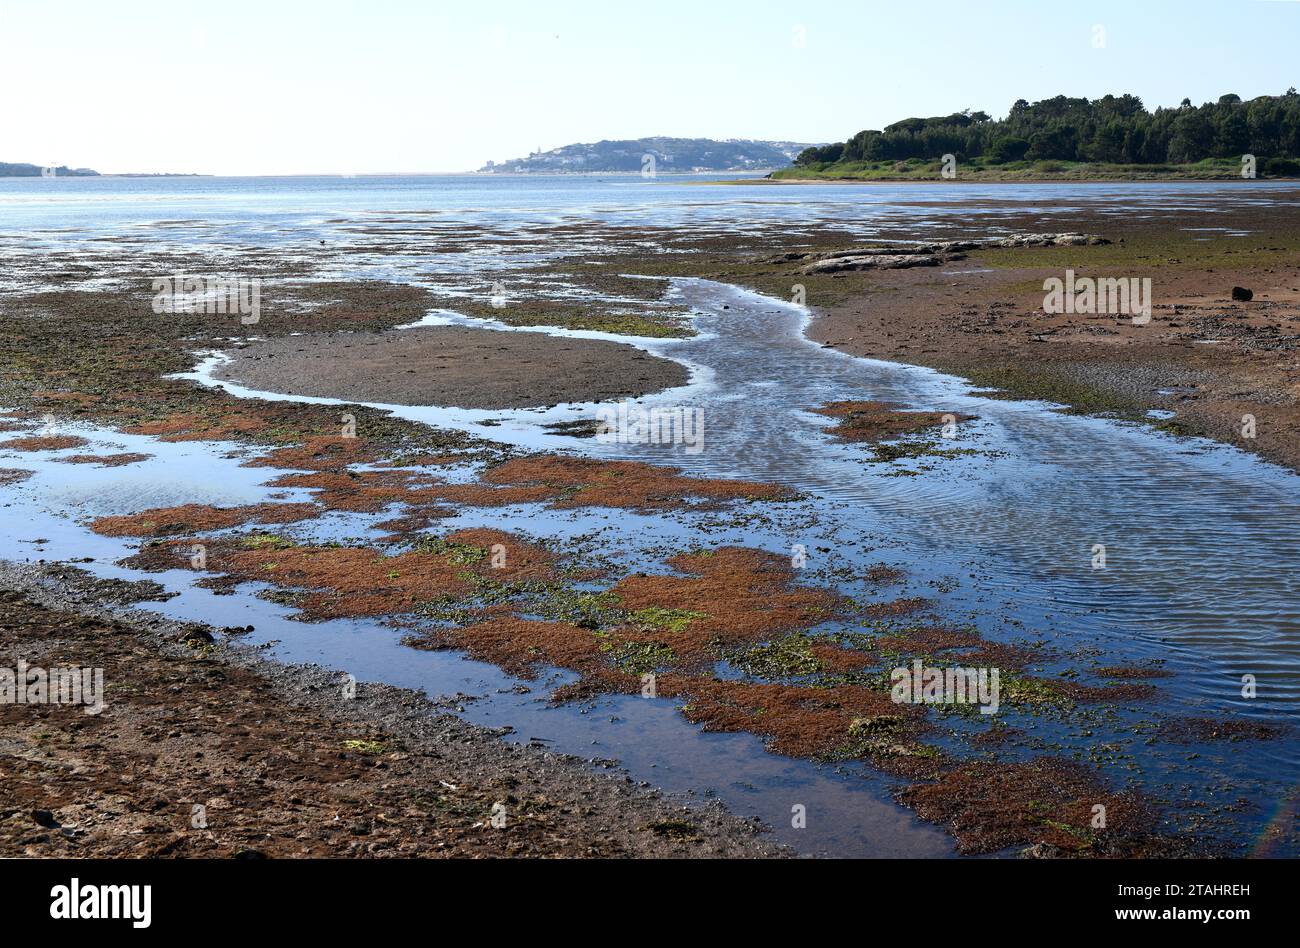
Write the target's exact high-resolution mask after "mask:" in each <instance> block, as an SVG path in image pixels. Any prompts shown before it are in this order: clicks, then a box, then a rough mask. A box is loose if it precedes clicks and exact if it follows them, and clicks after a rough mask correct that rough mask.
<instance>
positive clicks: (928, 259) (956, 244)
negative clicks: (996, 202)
mask: <svg viewBox="0 0 1300 948" xmlns="http://www.w3.org/2000/svg"><path fill="white" fill-rule="evenodd" d="M1108 243H1110V241H1109V240H1107V239H1106V238H1105V237H1098V236H1096V235H1093V234H1012V235H1011V236H1009V237H989V238H986V239H982V240H943V241H937V242H934V243H928V244H908V245H902V244H885V245H881V246H879V247H864V248H861V249H853V250H837V251H830V252H823V253H812V252H799V251H794V252H791V253H784V254H780V255H779V256H776V257H770V258H768V260H767V262H768V263H790V262H793V261H798V260H812V261H814V262H813V263H810V264H808V265H807V266H806V267H803V268H802V269H801V270H800V271H799V272H800V273H809V274H811V273H842V272H844V271H847V270H902V269H906V268H908V267H933V266H938V265H939V264H941V263H947V262H948V261H950V260H960V259H962V256H963V255H964V253H965V252H966V251H968V250H986V249H991V248H1011V247H1093V246H1099V245H1101V244H1108Z"/></svg>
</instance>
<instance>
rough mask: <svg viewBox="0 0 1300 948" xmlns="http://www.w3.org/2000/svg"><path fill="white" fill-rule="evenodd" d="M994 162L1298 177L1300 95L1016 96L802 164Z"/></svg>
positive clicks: (842, 145) (804, 155)
mask: <svg viewBox="0 0 1300 948" xmlns="http://www.w3.org/2000/svg"><path fill="white" fill-rule="evenodd" d="M947 154H951V155H955V156H956V157H957V158H958V159H959V160H963V159H970V158H984V159H986V160H988V161H991V162H1012V161H1021V160H1030V161H1037V160H1056V161H1096V162H1113V163H1121V164H1187V163H1192V162H1197V161H1201V160H1202V159H1205V158H1238V157H1241V156H1242V155H1246V154H1250V155H1254V156H1255V157H1256V159H1257V160H1258V161H1259V163H1260V170H1261V171H1264V170H1267V171H1270V172H1272V173H1279V174H1296V173H1300V162H1298V161H1296V159H1297V158H1300V94H1297V93H1296V90H1295V88H1294V87H1292V88H1290V89H1288V90H1287V91H1286V92H1285V93H1284V94H1283V95H1279V96H1259V97H1258V98H1255V99H1251V100H1250V101H1249V102H1245V101H1242V99H1241V97H1240V96H1237V95H1232V94H1229V95H1224V96H1220V98H1219V100H1218V101H1217V102H1207V103H1205V104H1204V105H1200V106H1194V105H1192V103H1191V102H1190V101H1189V100H1187V99H1184V100H1183V102H1182V104H1181V105H1179V106H1178V107H1177V108H1163V107H1162V108H1157V109H1156V110H1155V111H1154V112H1148V111H1147V109H1146V107H1145V106H1144V105H1143V104H1142V100H1141V99H1140V98H1138V97H1137V96H1135V95H1121V96H1114V95H1108V96H1105V97H1104V98H1100V99H1087V98H1079V99H1076V98H1070V97H1068V96H1063V95H1060V96H1057V97H1056V98H1053V99H1044V100H1042V101H1041V102H1034V103H1032V104H1031V103H1029V102H1026V101H1025V100H1024V99H1020V100H1018V101H1017V102H1016V103H1015V104H1014V105H1012V106H1011V111H1010V113H1008V115H1007V117H1006V118H1004V119H1000V120H995V119H993V118H991V117H990V116H989V115H988V113H986V112H971V111H969V110H967V111H963V112H957V113H954V114H952V115H944V116H937V117H934V118H909V119H904V120H903V121H901V122H895V123H894V124H893V125H890V126H889V127H888V128H886V129H884V131H879V130H876V129H867V130H865V131H861V132H858V134H856V135H854V136H853V137H852V138H850V139H849V140H848V141H845V142H838V143H836V144H832V145H823V146H821V147H814V148H807V149H805V150H804V151H802V152H801V153H800V154H799V156H798V157H797V158H796V159H795V164H796V165H800V166H807V165H814V164H819V163H835V162H849V161H885V160H891V159H892V160H900V161H901V160H904V159H908V158H921V159H935V158H940V157H942V156H943V155H947Z"/></svg>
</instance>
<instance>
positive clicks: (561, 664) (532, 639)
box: [407, 616, 637, 690]
mask: <svg viewBox="0 0 1300 948" xmlns="http://www.w3.org/2000/svg"><path fill="white" fill-rule="evenodd" d="M407 641H408V644H411V645H412V646H414V647H415V648H420V649H427V650H430V651H438V650H441V649H463V650H464V651H465V652H467V653H468V654H469V657H470V658H473V659H476V660H478V661H481V662H489V663H491V664H493V665H496V666H497V667H498V668H500V669H502V670H503V671H505V672H506V673H508V674H511V675H514V676H515V677H517V678H523V679H527V680H530V679H533V678H535V677H536V676H537V671H538V668H539V667H540V666H543V665H549V666H553V667H556V668H567V669H570V670H573V671H581V672H586V673H588V675H589V674H590V673H593V672H595V671H597V670H598V669H600V668H601V666H603V664H604V654H603V653H602V651H601V648H600V646H601V644H602V640H601V639H600V637H598V636H597V635H596V633H595V632H593V631H592V630H591V629H584V628H579V627H578V626H575V625H572V624H570V623H567V622H539V621H533V620H528V619H521V618H518V617H517V616H508V617H503V618H497V619H492V620H491V621H488V622H479V623H475V624H473V625H469V626H464V627H450V626H449V627H445V628H436V629H431V630H429V631H427V632H425V633H423V634H421V635H420V636H419V637H418V638H413V639H408V640H407ZM588 675H584V678H586V677H588ZM628 677H629V679H631V680H632V681H636V680H637V679H635V678H633V677H632V676H628ZM602 690H603V689H602Z"/></svg>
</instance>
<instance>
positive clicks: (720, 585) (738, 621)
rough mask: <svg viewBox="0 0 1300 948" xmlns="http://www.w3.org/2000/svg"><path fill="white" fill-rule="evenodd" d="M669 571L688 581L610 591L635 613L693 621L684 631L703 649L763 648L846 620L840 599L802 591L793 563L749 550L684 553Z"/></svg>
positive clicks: (653, 578) (646, 579)
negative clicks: (829, 622)
mask: <svg viewBox="0 0 1300 948" xmlns="http://www.w3.org/2000/svg"><path fill="white" fill-rule="evenodd" d="M667 564H668V565H669V566H671V567H673V568H674V569H676V570H679V571H680V572H682V573H685V574H686V575H684V576H668V575H649V574H637V575H633V576H627V577H624V578H623V579H621V580H620V581H619V582H618V583H617V584H615V586H614V587H613V589H612V590H611V592H612V593H613V594H614V595H615V596H616V597H618V599H619V601H620V602H621V603H622V604H623V605H624V607H625V608H627V609H629V610H633V611H637V610H653V609H660V610H664V609H668V610H673V611H674V612H675V613H676V614H678V615H688V616H691V618H690V619H689V620H688V621H687V623H686V624H685V625H684V626H683V628H682V632H683V633H687V632H688V633H689V635H690V637H691V639H692V640H693V641H695V642H696V643H697V648H696V649H694V650H696V651H698V644H700V643H703V642H712V643H717V644H721V645H723V646H726V645H736V644H745V643H751V642H761V641H764V640H766V639H770V638H772V637H774V636H777V635H780V634H782V633H785V632H793V631H798V630H802V629H808V628H811V627H812V626H815V625H818V624H820V623H822V622H825V621H827V620H828V619H832V618H834V617H836V616H837V615H840V614H842V613H843V611H844V609H845V608H846V605H847V600H845V599H844V598H843V597H842V596H840V595H839V594H838V593H835V592H833V591H831V590H827V589H814V588H811V587H807V586H799V585H797V584H795V582H794V569H793V568H792V567H791V566H790V560H789V558H788V557H785V556H780V555H778V554H775V553H769V552H767V551H765V550H755V549H749V548H745V547H723V548H721V549H718V550H714V551H710V552H706V553H683V554H679V555H677V556H674V557H671V558H670V559H669V560H667Z"/></svg>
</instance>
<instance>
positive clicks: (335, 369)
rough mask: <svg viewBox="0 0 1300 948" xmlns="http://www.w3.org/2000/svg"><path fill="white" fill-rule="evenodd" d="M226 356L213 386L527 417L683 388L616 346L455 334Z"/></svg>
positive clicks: (677, 379) (677, 374) (358, 336)
mask: <svg viewBox="0 0 1300 948" xmlns="http://www.w3.org/2000/svg"><path fill="white" fill-rule="evenodd" d="M232 355H233V356H234V361H233V362H231V363H229V364H227V365H225V366H222V367H221V369H220V370H219V371H218V372H217V373H216V375H217V377H218V378H221V379H225V380H229V381H235V382H239V383H240V384H243V385H247V386H249V387H251V388H255V389H259V390H261V391H271V392H280V393H283V394H288V395H308V396H316V397H328V398H341V399H344V400H346V401H357V402H370V403H381V404H386V405H443V406H450V407H456V408H531V407H534V406H550V405H555V404H559V403H562V402H591V401H611V400H617V399H620V398H631V397H636V396H640V395H645V394H647V393H649V392H655V391H659V390H660V389H664V388H671V387H673V386H677V385H684V384H685V383H686V381H687V379H688V373H687V371H686V369H685V367H683V366H682V365H681V364H679V363H677V362H672V361H670V360H668V359H661V358H658V357H656V356H652V355H649V354H647V353H645V352H642V351H641V350H640V349H637V348H635V347H633V346H630V345H624V344H622V343H614V342H605V341H602V340H597V339H573V338H564V337H558V336H549V335H545V334H543V333H538V332H498V331H493V330H489V329H468V328H463V327H459V326H438V327H429V328H421V329H404V330H401V331H395V332H386V333H347V334H331V333H313V334H310V335H303V336H286V337H279V338H275V339H270V340H267V341H265V342H256V343H253V344H251V345H249V346H248V347H247V348H243V349H239V350H236V351H235V352H233V353H232Z"/></svg>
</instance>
